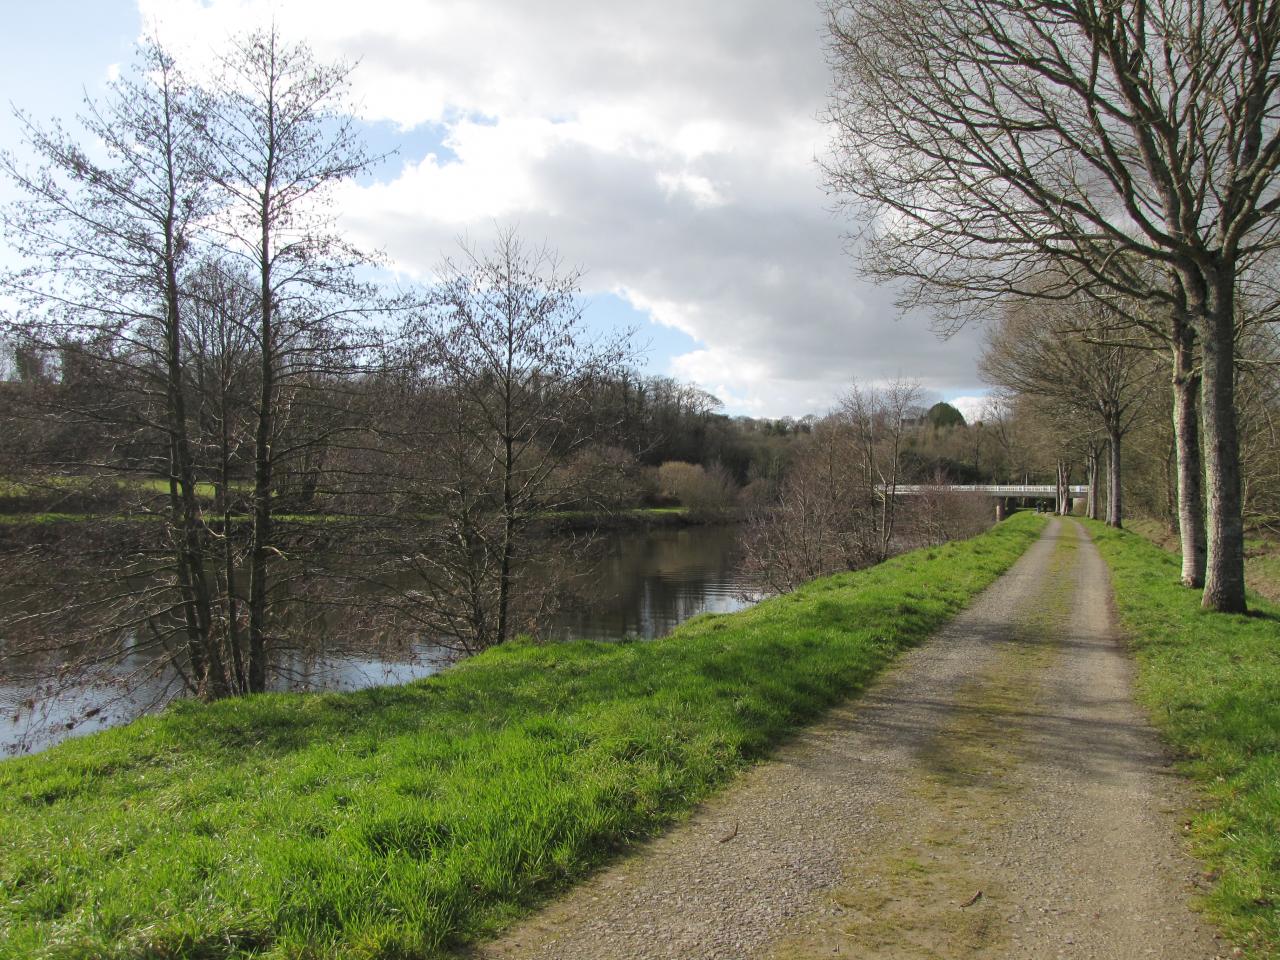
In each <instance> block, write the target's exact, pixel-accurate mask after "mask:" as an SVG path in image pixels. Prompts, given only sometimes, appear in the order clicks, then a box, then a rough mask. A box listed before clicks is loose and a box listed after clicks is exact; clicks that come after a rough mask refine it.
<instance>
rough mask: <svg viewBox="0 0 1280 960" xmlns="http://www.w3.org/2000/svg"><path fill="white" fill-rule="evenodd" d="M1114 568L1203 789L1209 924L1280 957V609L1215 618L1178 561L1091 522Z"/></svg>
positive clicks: (1171, 734) (1139, 649) (1143, 672)
mask: <svg viewBox="0 0 1280 960" xmlns="http://www.w3.org/2000/svg"><path fill="white" fill-rule="evenodd" d="M1090 531H1091V533H1092V534H1093V537H1094V539H1095V540H1096V542H1097V544H1098V547H1099V549H1100V550H1101V551H1102V554H1103V556H1104V557H1105V558H1106V559H1107V562H1108V563H1109V564H1110V565H1111V571H1112V579H1113V582H1114V584H1115V593H1116V602H1117V605H1118V606H1119V609H1120V616H1121V620H1122V621H1123V623H1124V626H1125V629H1126V630H1127V632H1128V633H1129V635H1130V637H1131V642H1132V646H1133V649H1134V651H1135V652H1136V656H1137V661H1138V686H1139V694H1140V697H1141V699H1142V700H1143V701H1144V703H1145V704H1146V705H1147V707H1148V708H1149V709H1150V710H1151V712H1152V715H1153V717H1154V718H1155V721H1156V723H1157V725H1158V726H1159V727H1160V728H1161V730H1162V731H1163V733H1164V734H1165V736H1166V738H1167V739H1168V740H1169V741H1170V742H1171V743H1172V744H1173V745H1174V746H1175V747H1176V748H1177V750H1178V751H1179V752H1180V753H1181V755H1182V756H1183V758H1184V760H1183V763H1182V768H1183V769H1184V771H1185V772H1186V773H1188V774H1189V775H1190V776H1191V777H1192V778H1193V779H1194V780H1195V781H1196V783H1197V784H1198V785H1199V787H1200V789H1201V791H1202V795H1203V798H1204V804H1203V808H1202V809H1200V810H1199V811H1198V812H1197V813H1196V815H1195V816H1194V818H1193V819H1192V821H1191V829H1190V833H1191V837H1192V841H1193V844H1194V848H1195V851H1196V853H1197V854H1198V855H1199V856H1200V857H1202V858H1203V859H1204V860H1205V862H1206V863H1207V864H1208V865H1209V866H1210V868H1211V870H1212V871H1213V872H1214V873H1217V874H1219V875H1220V878H1219V879H1218V881H1217V882H1216V884H1215V885H1214V886H1213V889H1212V891H1211V892H1210V893H1209V894H1208V895H1207V896H1206V897H1205V899H1204V909H1205V912H1206V913H1207V915H1208V916H1209V917H1210V919H1212V920H1213V921H1214V922H1215V923H1217V924H1218V925H1219V926H1220V927H1221V928H1222V929H1223V930H1224V932H1226V933H1227V934H1228V935H1229V936H1230V937H1231V938H1232V939H1233V940H1235V941H1236V943H1238V944H1239V945H1240V947H1241V948H1242V949H1243V950H1245V951H1246V953H1247V954H1248V955H1250V956H1253V957H1257V958H1263V957H1276V956H1280V607H1277V606H1276V605H1275V604H1271V603H1268V602H1266V601H1265V600H1263V599H1262V598H1261V597H1258V596H1257V595H1253V596H1251V597H1250V605H1251V607H1252V608H1253V613H1252V614H1251V615H1249V616H1235V615H1226V614H1207V613H1204V612H1202V611H1201V609H1200V594H1199V592H1198V591H1194V590H1187V589H1184V588H1183V587H1181V586H1179V585H1178V582H1177V581H1178V577H1179V564H1178V559H1177V557H1176V556H1173V555H1170V554H1169V553H1166V552H1164V551H1163V550H1161V549H1159V548H1158V547H1156V546H1153V545H1151V544H1150V543H1148V542H1147V541H1145V540H1143V539H1141V538H1140V537H1138V536H1135V535H1133V534H1129V533H1121V532H1118V531H1114V530H1109V529H1107V528H1106V527H1104V526H1102V525H1101V524H1096V523H1091V524H1090Z"/></svg>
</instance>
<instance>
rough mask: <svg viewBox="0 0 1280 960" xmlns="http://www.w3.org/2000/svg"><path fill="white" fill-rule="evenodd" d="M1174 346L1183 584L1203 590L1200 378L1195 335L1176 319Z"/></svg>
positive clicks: (1203, 529) (1203, 530) (1204, 534)
mask: <svg viewBox="0 0 1280 960" xmlns="http://www.w3.org/2000/svg"><path fill="white" fill-rule="evenodd" d="M1171 332H1172V334H1173V337H1172V342H1173V435H1174V444H1175V447H1176V450H1177V453H1176V459H1177V476H1178V536H1179V539H1180V540H1181V542H1182V584H1183V586H1186V587H1195V588H1199V587H1203V586H1204V572H1205V561H1206V554H1207V546H1206V544H1207V540H1206V533H1205V525H1204V499H1203V494H1202V490H1201V480H1200V476H1201V474H1200V469H1201V468H1200V417H1199V396H1200V374H1199V373H1197V372H1196V368H1195V333H1194V331H1193V330H1192V328H1191V326H1190V325H1189V324H1188V323H1187V322H1186V321H1185V320H1181V319H1177V318H1175V320H1174V322H1173V329H1172V331H1171Z"/></svg>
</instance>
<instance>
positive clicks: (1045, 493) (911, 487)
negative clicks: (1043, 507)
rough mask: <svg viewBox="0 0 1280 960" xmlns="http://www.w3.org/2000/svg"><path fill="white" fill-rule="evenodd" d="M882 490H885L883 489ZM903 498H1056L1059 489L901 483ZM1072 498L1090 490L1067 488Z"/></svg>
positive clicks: (1028, 485) (896, 489)
mask: <svg viewBox="0 0 1280 960" xmlns="http://www.w3.org/2000/svg"><path fill="white" fill-rule="evenodd" d="M881 489H884V488H883V487H881ZM893 489H894V493H897V494H900V495H902V496H910V495H912V494H926V493H980V494H982V495H984V496H988V497H1056V496H1057V495H1058V488H1057V487H1056V486H1054V485H1053V484H1052V483H948V484H937V483H900V484H898V485H897V486H896V487H894V488H893ZM1067 493H1068V494H1069V495H1070V496H1072V497H1084V496H1087V495H1088V493H1089V488H1088V487H1087V486H1084V485H1083V484H1075V485H1072V486H1069V487H1067Z"/></svg>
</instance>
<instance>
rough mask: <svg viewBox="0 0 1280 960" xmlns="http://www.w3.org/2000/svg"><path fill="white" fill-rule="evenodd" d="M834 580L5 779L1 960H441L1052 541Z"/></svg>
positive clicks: (248, 712) (859, 679) (478, 661)
mask: <svg viewBox="0 0 1280 960" xmlns="http://www.w3.org/2000/svg"><path fill="white" fill-rule="evenodd" d="M1042 524H1043V518H1040V517H1036V516H1034V515H1020V516H1018V517H1015V518H1014V519H1012V520H1010V521H1008V522H1006V523H1005V524H1002V525H1001V526H1000V527H998V528H997V529H995V530H994V531H992V532H990V533H988V534H986V535H984V536H982V537H978V538H976V539H974V540H971V541H967V542H962V543H954V544H950V545H948V546H946V547H942V548H939V549H936V550H928V551H916V552H914V553H911V554H906V555H903V556H901V557H898V558H896V559H893V560H890V561H889V562H888V563H885V564H883V565H881V566H879V567H876V568H873V569H870V570H865V571H861V572H859V573H854V574H845V575H840V576H836V577H832V578H829V579H826V580H822V581H818V582H815V583H813V584H810V585H808V586H807V587H805V588H803V589H802V590H799V591H797V592H796V593H794V594H790V595H787V596H784V597H780V598H777V599H774V600H770V601H766V602H765V603H762V604H760V605H758V606H757V607H755V608H753V609H751V610H748V611H744V612H743V613H739V614H734V615H730V616H721V617H702V618H698V619H696V620H694V621H691V622H690V623H688V624H686V625H685V626H684V627H682V628H681V629H680V630H678V631H677V632H676V633H675V634H674V635H672V636H671V637H670V638H668V639H665V640H659V641H655V642H651V643H632V644H602V643H591V642H578V643H570V644H561V645H552V646H545V647H537V646H531V645H523V644H516V645H511V646H509V647H506V648H503V649H497V650H493V651H490V652H489V653H487V654H484V655H481V656H479V657H476V658H474V659H473V660H470V661H468V662H466V663H463V664H461V665H460V666H458V667H457V668H455V669H453V670H450V671H448V672H447V673H445V674H443V675H441V676H439V677H436V678H432V679H429V680H426V681H422V682H418V683H414V684H409V685H407V686H404V687H388V688H380V689H374V690H368V691H363V692H359V693H351V694H320V695H302V694H292V695H264V696H258V697H252V698H246V699H242V700H237V701H228V702H223V703H219V704H215V705H212V706H202V705H198V704H180V705H178V706H177V707H175V708H173V709H171V710H169V711H168V712H167V713H166V714H165V715H163V716H162V717H159V718H153V719H147V720H142V721H139V722H138V723H135V724H132V725H131V726H129V727H126V728H122V729H119V730H113V731H107V732H104V733H100V734H95V735H92V736H89V737H85V738H84V739H81V740H74V741H71V742H68V743H66V744H63V745H62V746H59V747H56V748H54V749H52V750H50V751H48V752H47V753H45V754H41V755H38V756H35V757H29V758H22V759H16V760H8V761H4V762H0V931H2V933H0V938H3V939H0V952H5V953H7V955H9V956H23V957H27V956H33V957H42V956H45V957H54V956H56V957H81V956H84V957H87V956H95V957H96V956H117V957H126V956H127V957H143V956H146V957H167V956H199V957H229V956H248V955H254V956H259V955H265V956H269V957H302V956H306V957H339V956H340V957H344V958H358V957H427V956H434V955H436V953H437V952H440V951H443V950H445V949H448V948H449V947H451V946H455V945H457V944H459V943H462V942H466V941H468V940H474V939H475V938H477V937H480V936H483V935H485V934H486V933H488V932H491V931H492V930H493V929H495V928H496V927H497V926H499V925H501V924H502V923H504V922H505V921H507V920H509V919H510V918H511V917H513V916H514V915H515V914H517V913H519V912H520V911H522V910H525V909H528V907H529V906H531V905H532V904H534V903H535V902H537V900H538V899H539V898H540V897H544V896H546V895H547V894H549V893H551V892H554V891H555V890H557V889H559V888H562V887H563V886H565V885H566V884H567V883H569V882H571V881H572V880H573V879H575V878H578V877H581V876H582V875H583V874H585V873H586V872H587V871H589V870H590V869H591V868H592V867H593V866H595V865H598V864H599V863H601V862H602V861H603V860H605V859H607V858H608V857H609V856H610V855H611V854H612V853H613V852H615V851H617V850H618V849H620V848H621V847H623V846H624V845H626V844H628V843H630V842H632V841H634V840H635V839H637V838H639V837H642V836H644V835H647V834H651V833H653V832H654V831H655V830H657V829H658V828H660V827H661V826H662V825H663V824H666V823H668V822H670V821H671V820H672V819H673V818H674V817H676V816H678V815H680V814H681V813H682V812H684V811H687V810H688V809H689V808H690V807H691V806H692V805H693V804H694V803H695V802H696V801H698V800H699V799H701V798H702V797H705V796H706V795H707V794H708V793H710V792H711V791H712V790H714V789H715V788H716V787H718V786H720V785H722V784H724V783H725V782H726V781H727V780H728V779H729V778H730V777H731V776H732V775H733V774H734V773H735V772H736V771H737V770H739V769H741V768H742V767H743V766H744V765H745V764H747V763H749V762H751V761H752V760H755V759H757V758H759V757H761V756H763V755H765V754H766V753H767V751H768V750H769V749H770V747H771V746H773V745H774V744H776V743H777V742H778V741H779V740H780V739H781V738H782V737H784V736H785V735H786V734H787V733H788V732H789V731H792V730H794V729H795V728H796V727H797V726H799V725H801V724H803V723H806V722H809V721H811V720H813V719H814V718H816V717H817V716H818V715H819V714H820V713H821V712H822V711H823V710H825V709H826V708H828V707H829V706H831V705H832V704H834V703H836V702H838V701H840V700H841V699H843V698H844V697H846V696H848V695H849V694H851V693H853V692H856V691H857V690H859V689H860V688H862V687H863V686H864V685H865V684H866V683H867V682H868V681H869V680H870V679H871V677H873V676H874V675H875V674H876V673H877V672H878V671H879V670H880V669H881V668H882V667H883V666H884V665H885V664H886V663H887V662H888V660H889V659H890V658H891V657H892V656H893V654H894V653H895V652H897V651H898V650H900V649H901V648H903V647H904V646H907V645H909V644H912V643H915V642H917V641H919V640H921V639H923V638H924V637H926V636H928V635H929V634H930V633H931V632H933V631H934V630H935V629H937V628H938V627H939V626H940V625H941V624H942V623H943V622H944V621H946V620H947V619H949V618H950V617H951V616H953V615H954V614H955V613H957V612H958V611H959V610H960V609H962V608H963V607H964V606H965V605H966V604H967V603H968V602H969V601H970V600H971V599H972V598H973V596H974V595H975V594H976V593H977V592H978V591H980V590H981V589H982V588H983V587H985V586H986V585H987V584H989V583H990V582H991V581H993V580H994V579H995V578H996V577H997V576H998V575H999V574H1000V573H1001V572H1003V571H1004V570H1005V569H1007V568H1008V566H1009V565H1010V564H1011V563H1012V562H1013V561H1014V560H1015V559H1016V558H1017V557H1018V556H1019V555H1020V554H1021V553H1022V552H1023V550H1024V549H1025V548H1026V547H1027V545H1028V544H1029V543H1030V542H1031V541H1032V540H1033V539H1034V538H1035V537H1036V536H1037V535H1038V533H1039V531H1040V529H1041V527H1042Z"/></svg>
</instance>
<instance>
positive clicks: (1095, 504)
mask: <svg viewBox="0 0 1280 960" xmlns="http://www.w3.org/2000/svg"><path fill="white" fill-rule="evenodd" d="M1088 470H1089V498H1088V500H1087V501H1086V502H1085V513H1086V514H1088V516H1089V519H1090V520H1101V519H1102V499H1101V498H1100V497H1099V496H1098V451H1097V449H1096V448H1095V447H1093V446H1090V448H1089V466H1088Z"/></svg>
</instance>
